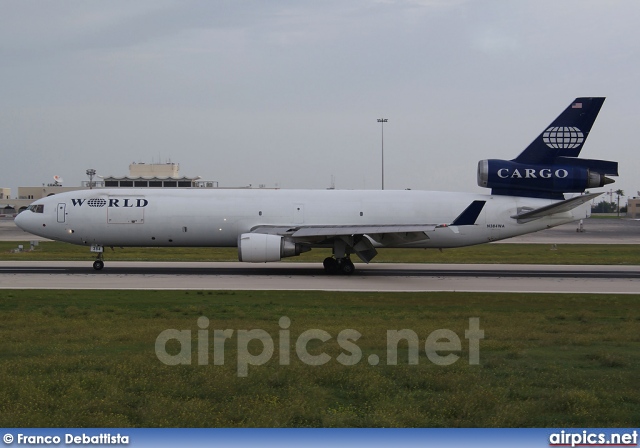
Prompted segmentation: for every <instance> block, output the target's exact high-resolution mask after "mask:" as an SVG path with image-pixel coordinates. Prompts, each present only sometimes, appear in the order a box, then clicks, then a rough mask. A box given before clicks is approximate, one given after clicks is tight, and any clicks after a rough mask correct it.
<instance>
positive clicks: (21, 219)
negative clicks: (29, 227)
mask: <svg viewBox="0 0 640 448" xmlns="http://www.w3.org/2000/svg"><path fill="white" fill-rule="evenodd" d="M24 214H25V212H20V213H18V216H16V217H15V219H14V220H13V222H14V223H15V224H16V225H17V226H18V227H20V228H21V229H22V230H24V227H23V226H24V221H25V217H24Z"/></svg>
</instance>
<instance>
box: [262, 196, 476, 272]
mask: <svg viewBox="0 0 640 448" xmlns="http://www.w3.org/2000/svg"><path fill="white" fill-rule="evenodd" d="M485 203H486V201H473V202H472V203H471V204H470V205H469V206H468V207H467V208H466V209H465V210H464V211H463V212H462V213H461V214H460V215H459V216H458V217H457V218H456V219H455V220H454V221H453V222H452V223H451V224H386V225H385V224H383V225H300V226H257V227H254V228H252V229H251V232H252V233H266V234H274V235H282V236H288V237H291V238H294V239H295V240H296V241H298V242H309V243H318V242H321V241H326V240H335V239H336V238H337V239H341V240H343V241H344V242H345V244H346V246H348V247H349V249H350V250H351V251H353V253H355V254H356V255H358V257H360V259H361V260H362V261H364V262H365V263H368V262H369V261H371V259H372V258H373V257H375V255H376V254H377V251H376V249H375V248H374V247H373V244H372V241H374V242H376V243H378V244H381V245H399V244H409V243H415V242H417V241H423V240H428V239H429V236H428V235H427V233H428V232H433V231H435V230H436V229H437V228H441V227H449V228H450V229H451V231H453V232H454V233H458V226H464V225H475V222H476V220H477V219H478V216H479V215H480V212H481V211H482V209H483V208H484V205H485Z"/></svg>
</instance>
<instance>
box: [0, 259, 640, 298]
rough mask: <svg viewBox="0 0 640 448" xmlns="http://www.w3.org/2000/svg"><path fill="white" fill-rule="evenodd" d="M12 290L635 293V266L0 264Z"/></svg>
mask: <svg viewBox="0 0 640 448" xmlns="http://www.w3.org/2000/svg"><path fill="white" fill-rule="evenodd" d="M14 288H15V289H150V290H157V289H163V290H167V289H169V290H170V289H217V290H321V291H481V292H579V293H619V294H640V267H638V266H544V265H516V266H503V265H500V266H496V265H431V264H401V263H398V264H386V263H380V264H370V265H360V264H358V265H357V270H356V273H355V274H354V275H352V276H333V275H327V274H325V272H324V270H323V269H322V267H321V265H320V264H317V265H316V264H309V263H269V264H258V265H254V264H251V265H248V264H245V263H239V262H230V263H168V262H157V263H153V262H109V263H107V265H106V267H105V268H104V269H103V270H102V271H94V270H93V268H92V267H91V262H21V263H15V262H0V289H14Z"/></svg>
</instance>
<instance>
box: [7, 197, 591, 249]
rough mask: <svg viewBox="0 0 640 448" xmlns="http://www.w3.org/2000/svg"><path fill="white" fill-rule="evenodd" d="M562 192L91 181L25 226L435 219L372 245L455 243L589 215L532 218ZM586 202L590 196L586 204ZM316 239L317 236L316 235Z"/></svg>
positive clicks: (228, 234) (117, 238) (190, 236)
mask: <svg viewBox="0 0 640 448" xmlns="http://www.w3.org/2000/svg"><path fill="white" fill-rule="evenodd" d="M478 200H479V201H486V204H485V206H484V208H483V209H482V211H481V213H480V214H479V215H478V217H477V219H476V221H475V224H474V225H466V226H459V227H458V226H451V223H452V222H453V221H454V220H455V218H456V217H457V216H458V215H459V214H460V213H461V211H463V210H464V209H465V207H467V206H468V205H469V204H470V203H471V202H473V201H478ZM555 202H558V201H554V200H550V199H538V198H526V197H517V196H513V197H512V196H501V195H481V194H472V193H456V192H440V191H417V190H398V191H395V190H385V191H373V190H360V191H358V190H268V189H246V190H244V189H238V190H231V189H219V190H218V189H175V190H167V189H121V188H118V189H96V190H84V191H75V192H69V193H62V194H58V195H55V196H51V197H48V198H44V199H41V200H38V201H35V202H34V203H33V204H34V205H38V204H42V205H43V206H44V207H43V209H42V213H29V212H25V213H21V214H20V215H19V216H18V218H17V223H18V225H19V226H20V227H22V228H23V229H24V230H27V231H28V232H30V233H33V234H36V235H40V236H44V237H47V238H51V239H54V240H59V241H65V242H68V243H73V244H81V245H97V246H122V247H125V246H140V247H144V246H175V247H179V246H180V247H190V246H194V247H195V246H205V247H206V246H209V247H235V246H236V245H237V244H238V237H239V235H241V234H244V233H249V232H251V231H252V230H253V229H255V228H256V227H259V226H261V227H269V226H273V227H291V228H296V227H310V226H311V227H312V226H315V225H322V226H366V225H374V224H375V225H377V226H380V225H389V226H393V225H399V226H402V225H407V226H410V225H429V224H433V225H435V228H433V230H431V231H426V232H424V235H425V238H422V239H418V240H417V241H398V240H393V241H390V242H389V243H388V244H387V243H384V242H380V241H375V240H374V241H372V243H373V245H374V246H375V247H425V248H427V247H433V248H446V247H460V246H469V245H474V244H481V243H486V242H491V241H497V240H501V239H505V238H510V237H513V236H517V235H522V234H526V233H531V232H535V231H538V230H542V229H545V228H549V227H553V226H557V225H560V224H564V223H567V222H571V221H575V220H579V219H582V218H585V217H587V216H588V214H589V209H588V207H587V206H584V205H583V206H580V207H577V208H574V209H573V210H571V211H568V212H563V213H558V214H555V215H551V216H548V217H544V218H541V219H537V220H535V221H533V222H528V223H519V222H518V221H517V219H514V218H512V216H514V215H516V214H517V213H518V212H519V210H521V209H523V208H531V209H536V208H539V207H543V206H546V205H549V204H553V203H555ZM587 205H588V204H587ZM313 245H314V246H322V245H323V244H322V242H321V241H320V240H318V242H317V244H313Z"/></svg>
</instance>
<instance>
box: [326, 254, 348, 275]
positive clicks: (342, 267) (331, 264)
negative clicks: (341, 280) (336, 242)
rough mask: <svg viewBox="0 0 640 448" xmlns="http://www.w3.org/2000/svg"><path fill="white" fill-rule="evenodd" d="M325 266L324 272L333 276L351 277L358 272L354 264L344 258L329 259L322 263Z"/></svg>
mask: <svg viewBox="0 0 640 448" xmlns="http://www.w3.org/2000/svg"><path fill="white" fill-rule="evenodd" d="M322 264H323V266H324V270H325V272H326V273H327V274H331V275H338V274H342V275H351V274H353V272H354V271H355V270H356V267H355V266H354V265H353V262H352V261H351V259H350V258H349V257H344V258H337V259H336V258H333V257H327V258H325V259H324V261H323V262H322Z"/></svg>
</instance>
